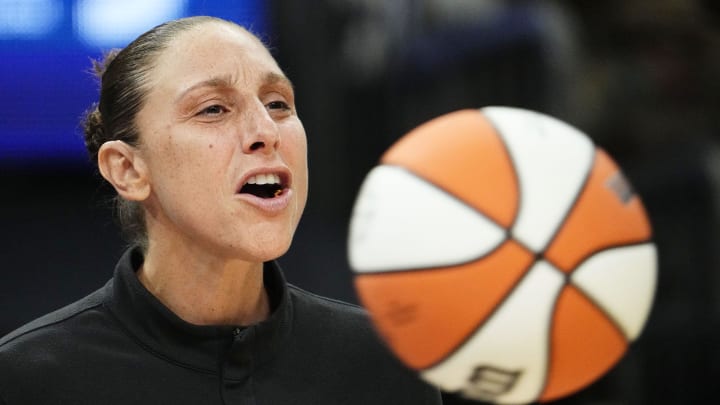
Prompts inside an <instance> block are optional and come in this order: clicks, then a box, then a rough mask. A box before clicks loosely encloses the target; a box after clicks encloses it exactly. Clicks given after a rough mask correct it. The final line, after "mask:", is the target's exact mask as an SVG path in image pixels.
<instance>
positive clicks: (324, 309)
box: [0, 250, 441, 405]
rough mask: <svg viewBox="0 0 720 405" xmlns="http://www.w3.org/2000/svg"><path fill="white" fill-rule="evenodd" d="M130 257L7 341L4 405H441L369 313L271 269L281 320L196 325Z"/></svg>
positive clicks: (0, 370) (135, 256)
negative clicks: (385, 341)
mask: <svg viewBox="0 0 720 405" xmlns="http://www.w3.org/2000/svg"><path fill="white" fill-rule="evenodd" d="M142 260H143V258H142V255H141V254H140V253H139V251H137V250H132V251H128V252H127V253H126V254H125V255H124V256H123V258H122V259H121V260H120V262H119V263H118V265H117V267H116V269H115V274H114V277H113V279H112V280H110V281H109V282H108V283H107V284H106V285H105V286H104V287H103V288H101V289H99V290H98V291H96V292H94V293H93V294H91V295H89V296H87V297H85V298H83V299H82V300H80V301H78V302H75V303H74V304H71V305H69V306H67V307H65V308H62V309H60V310H58V311H56V312H53V313H51V314H48V315H46V316H44V317H42V318H39V319H37V320H35V321H33V322H31V323H29V324H27V325H25V326H23V327H21V328H20V329H18V330H16V331H14V332H12V333H10V334H9V335H7V336H5V337H4V338H2V339H1V340H0V404H4V405H21V404H22V405H26V404H35V405H40V404H53V405H60V404H68V405H70V404H72V405H79V404H93V405H100V404H104V405H110V404H153V405H158V404H173V405H178V404H193V405H196V404H255V405H275V404H342V405H352V404H364V405H376V404H392V405H397V404H412V405H422V404H439V403H440V402H441V400H440V395H439V393H438V392H437V391H436V390H434V389H432V388H430V387H429V386H427V385H426V384H425V383H423V382H421V381H420V380H418V379H417V378H416V377H415V375H414V374H413V373H411V372H410V371H409V370H407V369H405V368H404V367H403V366H402V365H400V364H399V363H398V362H397V361H396V360H395V359H394V358H393V357H392V356H391V355H390V354H389V352H388V351H387V350H386V349H385V347H384V346H383V345H382V344H381V343H379V341H378V339H377V338H376V336H375V334H374V331H373V330H372V327H371V325H370V324H369V322H368V319H367V317H366V314H365V313H364V311H363V310H361V309H360V308H358V307H356V306H353V305H350V304H346V303H342V302H339V301H335V300H331V299H328V298H323V297H319V296H316V295H313V294H311V293H308V292H306V291H303V290H301V289H299V288H297V287H294V286H292V285H289V284H287V283H286V282H285V279H284V277H283V275H282V272H281V271H280V269H279V267H278V265H277V264H276V263H275V262H269V263H266V265H265V270H264V278H265V286H266V288H267V291H268V295H269V297H270V302H271V307H272V308H273V313H272V315H271V317H270V318H269V319H268V320H266V321H264V322H262V323H259V324H257V325H253V326H249V327H245V328H234V327H232V326H196V325H192V324H189V323H187V322H184V321H183V320H181V319H180V318H178V317H177V316H176V315H175V314H173V313H172V312H170V310H169V309H167V308H166V307H165V306H163V305H162V304H161V303H160V302H159V301H158V300H157V299H156V298H155V297H154V296H153V295H152V294H150V293H149V292H148V291H147V290H146V289H145V288H144V287H143V286H142V284H141V283H140V282H139V281H138V279H137V277H136V275H135V270H136V269H137V268H139V266H140V264H141V263H142Z"/></svg>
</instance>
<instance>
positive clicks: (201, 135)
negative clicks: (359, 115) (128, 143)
mask: <svg viewBox="0 0 720 405" xmlns="http://www.w3.org/2000/svg"><path fill="white" fill-rule="evenodd" d="M191 33H192V35H190V34H191ZM268 72H272V73H277V74H282V71H281V70H280V68H279V67H278V66H277V64H276V62H275V61H274V59H273V58H272V57H271V56H270V54H269V53H268V52H267V50H266V49H265V47H264V46H263V45H262V44H261V43H259V42H258V41H257V40H256V39H255V38H254V37H251V36H250V35H248V34H247V33H245V32H243V31H241V30H239V29H237V28H235V27H232V26H229V25H224V24H215V23H213V24H205V25H202V26H200V27H196V28H195V29H193V30H192V31H190V32H186V33H184V34H182V35H180V36H179V37H178V38H177V39H175V40H174V41H173V43H172V44H171V45H170V47H169V48H168V49H167V50H166V51H165V52H164V53H163V54H162V55H161V56H160V58H159V60H158V61H157V65H156V68H155V69H154V70H153V71H152V73H151V80H150V88H151V89H152V90H151V91H150V92H149V94H148V97H147V100H146V103H145V105H144V108H143V109H142V110H141V112H140V114H139V115H138V127H139V128H140V131H141V140H142V146H141V152H142V156H143V157H144V158H145V161H146V162H147V165H148V169H149V176H150V181H151V184H152V193H151V196H150V198H149V199H148V201H146V206H147V207H148V208H149V211H150V212H151V216H150V218H149V222H150V223H149V228H150V233H151V236H152V234H153V233H154V234H155V235H157V238H162V239H163V240H166V241H167V239H168V238H171V239H173V238H174V239H178V242H179V243H180V244H181V245H187V244H194V245H199V246H202V247H203V249H206V250H211V251H213V252H215V253H216V254H218V255H222V256H227V257H233V258H236V259H242V260H247V261H265V260H270V259H273V258H276V257H278V256H280V255H281V254H282V253H284V252H285V251H286V250H287V248H288V247H289V245H290V242H291V240H292V235H293V233H294V231H295V228H296V226H297V223H298V221H299V219H300V215H301V213H302V211H303V209H304V206H305V200H306V198H307V162H306V149H307V146H306V138H305V132H304V129H303V127H302V124H301V122H300V120H299V118H298V116H297V115H296V114H295V112H294V106H292V109H293V112H292V113H291V114H289V115H287V116H284V115H282V116H277V117H276V116H273V115H272V113H271V112H268V109H267V107H266V106H265V105H264V104H266V103H267V102H268V101H270V100H274V99H277V98H278V97H280V98H282V99H284V100H288V101H290V102H291V101H292V97H293V96H292V95H291V94H286V93H287V92H288V89H285V88H281V89H275V88H263V87H262V86H263V85H264V83H263V79H264V77H265V75H266V73H268ZM216 76H218V77H223V76H228V77H232V78H233V79H234V80H235V82H234V87H233V88H231V89H223V91H224V93H222V94H220V95H217V94H215V93H214V92H209V93H208V94H207V95H205V94H203V95H201V96H200V97H199V98H197V100H198V101H190V102H189V104H187V103H186V104H183V103H184V102H185V101H186V100H183V99H181V100H179V101H178V102H177V103H174V102H173V100H176V99H177V97H178V94H179V93H181V92H182V91H183V90H184V89H185V88H186V87H188V86H189V85H192V84H193V83H196V82H200V81H202V80H207V79H208V78H211V77H216ZM225 90H227V91H225ZM289 90H290V92H291V89H289ZM218 93H219V92H218ZM213 98H217V99H218V102H222V103H227V104H232V107H231V112H229V113H228V114H227V116H226V117H225V118H223V119H222V120H220V121H217V122H213V123H206V122H200V121H199V120H197V119H196V117H195V116H193V115H192V114H193V113H195V112H196V107H195V104H198V107H197V108H201V107H203V105H201V104H202V103H201V102H199V101H202V100H205V99H208V100H210V103H212V102H214V101H212V99H213ZM184 111H190V114H187V115H184ZM208 141H210V142H208ZM258 141H259V142H264V143H265V144H266V145H265V148H264V149H261V150H255V151H250V150H248V145H249V144H251V143H253V142H258ZM276 141H277V145H276V146H273V145H271V144H272V143H274V142H276ZM203 145H207V146H206V147H204V148H203V147H201V146H203ZM278 164H281V165H285V166H287V167H288V168H289V169H290V171H291V172H292V176H293V201H292V202H291V207H290V208H289V209H287V210H286V211H285V212H283V213H281V214H278V215H276V216H273V217H268V216H267V215H264V214H263V213H261V212H259V211H258V210H257V209H256V208H254V207H252V206H249V205H248V204H245V203H243V202H238V201H237V199H235V198H234V195H235V192H236V188H237V185H238V184H237V182H238V181H239V179H240V176H241V175H242V174H243V173H245V172H246V171H248V170H251V169H253V168H255V167H258V166H263V165H278ZM157 238H155V239H157ZM165 243H167V242H165Z"/></svg>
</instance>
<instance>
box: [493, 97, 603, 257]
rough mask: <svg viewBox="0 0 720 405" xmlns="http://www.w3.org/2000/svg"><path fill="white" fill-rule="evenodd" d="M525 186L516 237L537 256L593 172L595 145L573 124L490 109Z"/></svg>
mask: <svg viewBox="0 0 720 405" xmlns="http://www.w3.org/2000/svg"><path fill="white" fill-rule="evenodd" d="M482 112H483V114H485V116H487V117H488V119H489V120H490V121H491V122H492V123H493V125H494V126H495V128H496V129H497V131H498V133H499V134H500V136H501V138H502V139H503V141H504V142H505V145H506V146H507V148H508V152H509V154H510V156H511V158H512V161H513V164H514V165H515V168H516V171H517V174H518V180H519V183H520V207H519V212H518V217H517V219H516V222H515V224H514V226H513V229H512V234H513V236H514V237H515V238H516V239H517V240H518V241H520V242H521V243H523V244H525V245H526V246H528V247H530V248H531V249H533V250H534V251H536V252H539V251H542V250H543V249H544V248H545V247H546V246H547V244H548V243H549V242H550V238H551V237H552V236H553V235H554V233H555V231H556V229H557V228H558V226H559V225H560V222H561V221H562V220H563V218H564V217H565V215H566V213H567V212H568V210H569V209H570V205H571V204H572V203H573V201H574V200H575V198H576V196H577V194H578V192H579V190H580V188H581V187H582V185H583V183H584V180H585V178H586V175H587V173H588V171H589V170H590V168H591V166H592V163H593V157H594V154H595V146H594V145H593V143H592V141H591V140H590V139H589V138H588V137H587V136H586V135H585V134H583V133H582V132H580V131H578V130H577V129H575V128H573V127H571V126H570V125H568V124H566V123H564V122H562V121H560V120H557V119H555V118H552V117H549V116H547V115H543V114H539V113H536V112H533V111H528V110H522V109H517V108H509V107H486V108H483V109H482Z"/></svg>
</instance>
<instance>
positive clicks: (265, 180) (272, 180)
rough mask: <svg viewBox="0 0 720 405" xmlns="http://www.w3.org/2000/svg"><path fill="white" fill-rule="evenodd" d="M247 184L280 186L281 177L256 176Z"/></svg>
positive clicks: (269, 175) (273, 175)
mask: <svg viewBox="0 0 720 405" xmlns="http://www.w3.org/2000/svg"><path fill="white" fill-rule="evenodd" d="M246 184H280V176H278V175H277V174H256V175H255V176H252V177H250V178H249V179H248V180H247V182H246Z"/></svg>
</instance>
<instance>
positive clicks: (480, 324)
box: [419, 261, 535, 372]
mask: <svg viewBox="0 0 720 405" xmlns="http://www.w3.org/2000/svg"><path fill="white" fill-rule="evenodd" d="M534 264H535V262H534V261H531V262H530V263H529V264H528V265H527V266H526V267H525V269H524V270H523V275H522V276H521V277H518V279H517V280H515V282H514V283H513V284H512V286H510V287H509V288H508V289H507V292H506V293H505V294H503V295H502V297H500V299H499V300H497V303H496V304H495V306H494V307H493V308H492V310H490V312H488V315H487V316H486V317H485V318H484V319H483V320H481V321H480V322H478V323H477V324H475V325H474V327H472V328H470V333H468V334H467V335H466V336H465V337H464V338H462V339H461V340H460V341H459V343H457V344H456V345H455V346H454V347H453V348H452V349H450V350H448V351H447V352H446V353H445V354H444V355H443V356H442V359H441V360H438V361H436V362H434V363H432V364H430V365H429V366H427V367H424V368H422V369H420V370H419V371H420V372H423V371H427V370H430V369H432V368H435V367H437V366H439V365H440V364H442V363H444V362H446V361H447V360H448V359H450V358H451V357H452V356H453V355H455V353H456V352H457V351H458V350H459V349H460V348H462V347H463V346H465V343H467V342H468V341H469V340H470V339H472V337H473V336H475V335H476V334H478V333H480V331H481V330H482V327H483V325H485V324H486V323H487V322H488V321H490V320H491V319H492V318H493V317H494V316H495V314H496V313H497V311H498V309H499V308H500V307H501V306H502V304H503V303H504V302H505V300H507V298H508V297H509V296H510V295H511V294H512V293H513V292H514V291H515V289H516V288H517V286H518V285H520V283H522V281H523V280H525V278H527V277H528V274H530V270H531V269H532V267H533V265H534Z"/></svg>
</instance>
